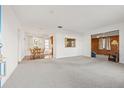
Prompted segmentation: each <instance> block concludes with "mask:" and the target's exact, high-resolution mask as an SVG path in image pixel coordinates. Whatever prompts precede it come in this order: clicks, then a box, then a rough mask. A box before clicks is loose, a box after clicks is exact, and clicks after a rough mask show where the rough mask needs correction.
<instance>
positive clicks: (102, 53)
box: [91, 30, 119, 62]
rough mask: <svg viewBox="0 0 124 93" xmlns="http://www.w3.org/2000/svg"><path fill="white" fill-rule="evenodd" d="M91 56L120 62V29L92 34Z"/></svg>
mask: <svg viewBox="0 0 124 93" xmlns="http://www.w3.org/2000/svg"><path fill="white" fill-rule="evenodd" d="M91 57H93V58H98V59H100V60H104V61H112V62H119V30H115V31H110V32H105V33H99V34H93V35H91Z"/></svg>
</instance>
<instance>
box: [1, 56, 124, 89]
mask: <svg viewBox="0 0 124 93" xmlns="http://www.w3.org/2000/svg"><path fill="white" fill-rule="evenodd" d="M3 87H8V88H9V87H13V88H17V87H19V88H114V87H118V88H124V64H119V63H113V62H105V61H101V60H97V59H90V58H85V57H70V58H62V59H55V60H49V59H45V60H34V61H32V62H31V61H30V62H28V61H27V62H22V63H21V64H19V66H18V67H17V69H16V70H15V72H14V73H13V75H12V76H11V77H10V78H9V80H8V81H7V82H6V84H5V85H4V86H3Z"/></svg>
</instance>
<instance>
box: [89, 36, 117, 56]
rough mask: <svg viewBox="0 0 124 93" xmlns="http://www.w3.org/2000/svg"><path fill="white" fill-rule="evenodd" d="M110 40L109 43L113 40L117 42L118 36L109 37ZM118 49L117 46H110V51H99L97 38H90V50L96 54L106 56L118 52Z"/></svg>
mask: <svg viewBox="0 0 124 93" xmlns="http://www.w3.org/2000/svg"><path fill="white" fill-rule="evenodd" d="M110 40H111V42H112V41H113V40H117V41H118V42H119V36H118V35H117V36H111V37H110ZM118 48H119V45H118V47H117V46H114V45H112V44H111V50H105V49H102V50H100V49H99V38H92V40H91V49H92V51H95V52H96V53H97V54H105V55H107V54H110V53H114V52H119V51H118V50H119V49H118Z"/></svg>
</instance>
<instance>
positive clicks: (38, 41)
mask: <svg viewBox="0 0 124 93" xmlns="http://www.w3.org/2000/svg"><path fill="white" fill-rule="evenodd" d="M53 39H54V36H53V35H42V36H40V35H32V34H27V35H26V37H25V49H26V50H25V51H26V55H25V57H24V59H23V60H35V59H52V58H53V45H54V40H53Z"/></svg>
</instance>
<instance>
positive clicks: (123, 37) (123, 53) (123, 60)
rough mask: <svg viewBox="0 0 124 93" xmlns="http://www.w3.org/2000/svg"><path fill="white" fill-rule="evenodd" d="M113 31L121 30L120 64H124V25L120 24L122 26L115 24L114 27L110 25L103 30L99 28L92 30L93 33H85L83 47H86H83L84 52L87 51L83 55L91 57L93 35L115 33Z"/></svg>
mask: <svg viewBox="0 0 124 93" xmlns="http://www.w3.org/2000/svg"><path fill="white" fill-rule="evenodd" d="M113 30H119V35H120V37H119V38H120V46H119V47H120V63H124V57H123V56H124V42H123V40H124V23H120V24H114V25H108V26H104V27H101V28H97V29H96V30H92V31H86V32H85V36H84V37H83V38H84V39H83V41H84V42H83V45H84V46H85V47H83V50H85V52H83V55H86V56H90V55H91V35H92V34H98V33H103V32H109V31H113Z"/></svg>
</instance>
